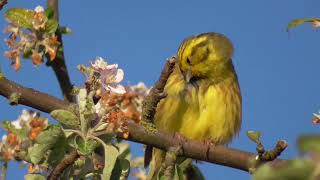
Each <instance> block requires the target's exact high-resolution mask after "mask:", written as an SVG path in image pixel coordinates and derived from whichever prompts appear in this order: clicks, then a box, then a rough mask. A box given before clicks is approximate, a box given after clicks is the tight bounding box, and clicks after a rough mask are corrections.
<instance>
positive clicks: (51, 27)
mask: <svg viewBox="0 0 320 180" xmlns="http://www.w3.org/2000/svg"><path fill="white" fill-rule="evenodd" d="M58 26H59V23H58V21H56V20H55V19H49V20H48V21H47V22H46V26H45V31H46V32H47V33H49V34H54V33H55V32H56V31H57V29H58Z"/></svg>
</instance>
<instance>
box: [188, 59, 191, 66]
mask: <svg viewBox="0 0 320 180" xmlns="http://www.w3.org/2000/svg"><path fill="white" fill-rule="evenodd" d="M187 63H188V64H189V65H191V61H190V58H188V57H187Z"/></svg>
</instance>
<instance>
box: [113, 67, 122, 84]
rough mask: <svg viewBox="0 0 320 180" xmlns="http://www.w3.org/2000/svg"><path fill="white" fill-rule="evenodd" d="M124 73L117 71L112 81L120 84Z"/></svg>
mask: <svg viewBox="0 0 320 180" xmlns="http://www.w3.org/2000/svg"><path fill="white" fill-rule="evenodd" d="M123 76H124V72H123V70H122V69H118V70H117V74H116V76H115V79H114V83H120V82H121V81H122V80H123Z"/></svg>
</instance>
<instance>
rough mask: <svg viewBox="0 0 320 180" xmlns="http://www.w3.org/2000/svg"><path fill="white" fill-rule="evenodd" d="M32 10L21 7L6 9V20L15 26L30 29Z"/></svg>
mask: <svg viewBox="0 0 320 180" xmlns="http://www.w3.org/2000/svg"><path fill="white" fill-rule="evenodd" d="M33 15H34V11H33V10H29V9H23V8H12V9H9V10H7V12H6V13H5V17H6V19H7V21H9V22H10V23H12V24H15V25H16V26H19V27H23V28H29V29H32V27H33V25H32V21H33Z"/></svg>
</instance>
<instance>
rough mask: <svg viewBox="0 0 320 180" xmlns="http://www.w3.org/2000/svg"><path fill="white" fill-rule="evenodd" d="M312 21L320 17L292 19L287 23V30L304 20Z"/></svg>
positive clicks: (319, 19)
mask: <svg viewBox="0 0 320 180" xmlns="http://www.w3.org/2000/svg"><path fill="white" fill-rule="evenodd" d="M313 21H320V18H300V19H294V20H292V21H290V22H289V23H288V26H287V31H289V30H290V29H292V28H294V27H297V26H299V25H301V24H303V23H305V22H313Z"/></svg>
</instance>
